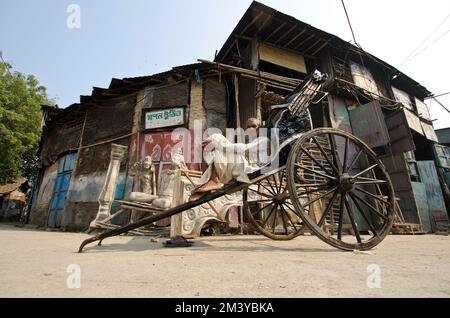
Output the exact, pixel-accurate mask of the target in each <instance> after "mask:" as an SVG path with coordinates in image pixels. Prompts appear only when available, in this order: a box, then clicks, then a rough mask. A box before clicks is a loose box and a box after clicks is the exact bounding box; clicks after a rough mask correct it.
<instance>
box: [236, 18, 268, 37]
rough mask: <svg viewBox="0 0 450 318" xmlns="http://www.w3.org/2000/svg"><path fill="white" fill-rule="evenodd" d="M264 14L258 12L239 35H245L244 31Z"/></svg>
mask: <svg viewBox="0 0 450 318" xmlns="http://www.w3.org/2000/svg"><path fill="white" fill-rule="evenodd" d="M263 14H264V12H260V13H258V14H257V15H256V17H254V18H253V19H252V21H250V23H249V24H247V26H246V27H245V28H244V30H242V31H241V33H240V35H243V34H244V33H245V31H247V30H248V28H249V27H251V26H252V25H253V24H254V23H255V22H256V21H257V20H258V19H259V18H260V17H261V16H262V15H263Z"/></svg>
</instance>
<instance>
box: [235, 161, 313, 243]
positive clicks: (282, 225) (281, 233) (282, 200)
mask: <svg viewBox="0 0 450 318" xmlns="http://www.w3.org/2000/svg"><path fill="white" fill-rule="evenodd" d="M243 202H244V205H243V209H244V213H245V215H246V217H247V220H248V221H250V223H251V224H252V225H253V226H254V227H255V229H256V230H257V231H258V232H259V233H261V234H263V235H264V236H266V237H268V238H271V239H273V240H279V241H286V240H292V239H293V238H295V237H297V236H298V235H300V234H302V233H303V231H304V229H305V226H304V224H303V221H302V219H301V217H300V215H299V214H298V213H297V212H296V210H295V208H294V205H293V204H292V202H291V201H290V196H289V190H288V182H287V175H286V168H285V167H282V168H280V169H277V170H275V171H274V172H271V173H268V174H267V175H266V176H264V177H263V178H260V179H259V180H258V181H257V182H255V183H252V185H250V186H249V187H247V188H246V189H244V191H243Z"/></svg>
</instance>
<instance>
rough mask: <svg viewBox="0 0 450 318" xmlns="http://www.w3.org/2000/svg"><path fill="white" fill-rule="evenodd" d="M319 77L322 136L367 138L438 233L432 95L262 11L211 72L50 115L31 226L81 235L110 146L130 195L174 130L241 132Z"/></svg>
mask: <svg viewBox="0 0 450 318" xmlns="http://www.w3.org/2000/svg"><path fill="white" fill-rule="evenodd" d="M315 69H318V70H320V71H322V72H326V73H328V74H329V76H330V80H329V83H328V86H327V91H328V92H329V94H328V95H326V96H325V97H324V98H323V99H322V100H321V101H320V102H319V103H317V105H315V106H314V107H312V108H311V115H312V118H313V124H314V126H315V127H324V126H325V127H335V128H340V129H342V130H345V131H348V132H350V133H352V134H354V135H356V136H357V137H359V138H361V139H362V140H364V141H365V142H366V143H367V144H368V145H369V146H370V147H371V148H372V149H373V150H374V151H375V152H376V153H377V154H378V155H379V156H380V157H381V158H382V159H383V161H384V162H385V164H386V166H387V168H388V170H389V173H390V174H391V178H392V181H393V183H394V186H395V190H396V194H397V196H398V198H399V205H400V207H401V209H402V211H403V216H404V219H405V221H406V222H408V223H415V224H421V225H422V228H423V230H424V231H430V230H432V229H433V215H442V214H445V215H446V209H445V205H444V199H443V194H442V191H441V192H440V195H439V190H441V189H443V187H444V185H443V183H442V182H441V183H440V181H442V180H440V179H439V178H438V177H437V175H436V168H435V167H436V166H438V167H440V166H442V162H441V161H442V160H441V161H440V159H439V156H438V155H437V153H438V152H439V147H440V146H439V145H438V143H437V141H438V140H437V137H436V134H435V132H434V129H433V126H432V122H431V118H430V115H429V113H428V109H427V107H426V104H425V103H424V100H425V99H426V98H427V97H429V96H431V95H432V94H431V92H429V91H428V90H427V89H426V88H425V87H423V86H421V85H420V84H419V83H417V82H416V81H414V80H413V79H411V78H409V77H408V76H406V75H405V74H403V73H401V72H400V71H399V70H397V69H395V68H394V67H392V66H391V65H389V64H387V63H386V62H384V61H382V60H380V59H378V58H377V57H375V56H373V55H371V54H369V53H367V52H365V51H363V50H362V49H361V48H359V47H357V46H354V45H351V44H349V43H348V42H345V41H343V40H342V39H340V38H338V37H336V36H334V35H332V34H329V33H326V32H324V31H321V30H318V29H316V28H314V27H312V26H310V25H307V24H305V23H303V22H301V21H298V20H296V19H295V18H293V17H290V16H287V15H285V14H282V13H280V12H278V11H276V10H274V9H272V8H269V7H267V6H264V5H262V4H260V3H258V2H253V3H252V4H251V6H250V8H249V9H248V10H247V12H246V13H245V14H244V16H243V17H242V19H241V21H240V22H239V23H238V25H237V26H236V27H235V29H234V31H233V32H232V34H231V35H230V36H229V38H228V39H227V40H226V42H225V44H224V46H223V47H222V49H221V50H220V51H219V52H218V54H217V56H216V59H215V61H214V62H208V61H202V62H201V63H197V64H192V65H186V66H182V67H175V68H173V69H172V70H170V71H168V72H165V73H161V74H157V75H153V76H146V77H140V78H125V79H122V80H117V79H113V80H112V81H111V84H110V87H109V88H107V89H102V88H94V89H93V92H92V95H91V96H81V98H80V103H79V104H75V105H72V106H70V107H68V108H65V109H60V110H51V111H49V112H48V114H47V117H46V118H47V120H46V126H45V131H44V134H43V137H42V141H41V148H40V149H41V151H40V158H41V162H42V167H43V168H42V173H41V176H40V179H39V183H38V184H39V191H38V196H37V198H36V200H35V202H34V204H33V212H32V215H31V219H30V220H31V222H32V223H34V224H38V225H41V226H53V227H64V228H68V229H85V228H86V227H87V226H88V225H89V222H90V221H92V219H94V217H95V214H96V212H97V208H98V203H97V199H98V196H99V192H100V189H101V186H102V182H103V180H104V177H105V173H106V169H107V166H108V162H109V154H110V144H111V143H112V142H114V143H116V144H117V143H118V144H122V145H126V146H128V147H129V149H130V154H129V157H128V159H127V160H125V161H124V163H123V166H122V167H121V175H120V181H119V186H118V188H117V191H116V197H117V198H121V197H126V195H127V193H128V192H129V191H130V187H131V185H130V182H128V180H129V176H128V167H129V165H130V164H132V163H133V162H135V161H136V160H141V159H142V158H143V157H145V156H146V155H151V156H152V158H153V161H154V162H155V163H156V164H157V172H158V171H160V170H161V169H162V168H164V165H165V164H166V163H167V162H168V161H169V160H170V157H169V156H170V150H171V147H172V146H173V140H171V137H170V133H171V131H172V130H173V129H174V128H175V127H186V128H189V129H193V128H194V127H193V125H194V120H200V121H201V122H203V124H204V127H205V128H209V127H217V128H219V129H221V130H222V131H223V130H224V129H225V128H226V127H230V128H236V127H241V126H242V125H243V123H245V121H246V119H247V118H248V117H258V118H260V119H261V120H262V121H265V120H267V119H268V116H269V108H270V106H272V105H277V104H280V103H282V101H283V99H284V98H285V97H287V95H288V94H289V93H290V92H291V91H292V89H293V88H295V86H296V85H297V84H299V83H300V82H301V80H302V79H304V78H305V76H306V75H307V74H309V73H311V72H313V71H314V70H315ZM161 110H176V111H177V112H180V114H181V115H180V116H181V117H180V118H179V121H178V122H176V124H175V125H169V126H166V127H156V128H155V126H146V118H147V116H148V114H150V115H151V114H152V113H153V112H158V111H161ZM445 160H448V158H447V159H445ZM444 163H445V164H448V161H445V162H444ZM439 165H440V166H439ZM190 169H193V170H200V169H201V167H200V165H198V164H197V165H191V166H190ZM433 169H434V170H433ZM433 171H434V172H433ZM441 186H442V187H441ZM443 191H444V195H446V194H445V189H443ZM424 202H425V203H424ZM436 202H441V203H442V204H436ZM121 221H122V222H125V221H126V220H121ZM119 222H120V220H119Z"/></svg>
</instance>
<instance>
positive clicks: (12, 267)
mask: <svg viewBox="0 0 450 318" xmlns="http://www.w3.org/2000/svg"><path fill="white" fill-rule="evenodd" d="M87 237H88V236H87V235H86V234H81V233H60V232H46V231H36V230H30V229H24V228H19V227H16V226H14V225H11V224H1V225H0V297H183V298H184V297H194V298H195V297H243V298H247V297H271V298H272V297H273V298H275V297H450V237H448V236H437V235H422V236H388V237H387V238H386V239H385V240H384V241H383V242H382V243H381V244H380V245H379V246H378V247H377V248H375V249H373V250H372V251H371V252H370V253H367V254H361V253H355V252H342V251H340V250H337V249H334V248H332V247H329V246H328V245H326V244H325V243H323V242H321V241H320V240H319V239H318V238H316V237H313V236H301V237H299V238H297V239H295V240H292V241H288V242H276V241H271V240H269V239H267V238H265V237H263V236H221V237H217V236H216V237H202V238H200V239H196V240H195V244H194V245H193V246H192V247H189V248H176V249H174V248H166V247H164V246H163V245H162V242H163V241H164V240H161V241H160V242H158V243H154V242H151V241H150V238H148V237H114V238H110V239H107V240H105V241H104V243H103V244H104V245H103V246H96V245H91V246H88V247H87V248H86V250H85V252H84V253H82V254H78V253H76V251H77V249H78V246H79V244H80V243H81V242H82V241H83V240H84V239H85V238H87ZM77 287H79V288H77Z"/></svg>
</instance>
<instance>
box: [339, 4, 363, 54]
mask: <svg viewBox="0 0 450 318" xmlns="http://www.w3.org/2000/svg"><path fill="white" fill-rule="evenodd" d="M341 3H342V6H343V7H344V11H345V16H346V17H347V21H348V26H349V27H350V31H351V32H352V36H353V41H354V42H355V44H356V45H357V46H358V47H359V44H358V42H356V38H355V33H354V32H353V28H352V23H351V22H350V17H349V16H348V13H347V8H346V7H345V3H344V0H341Z"/></svg>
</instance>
